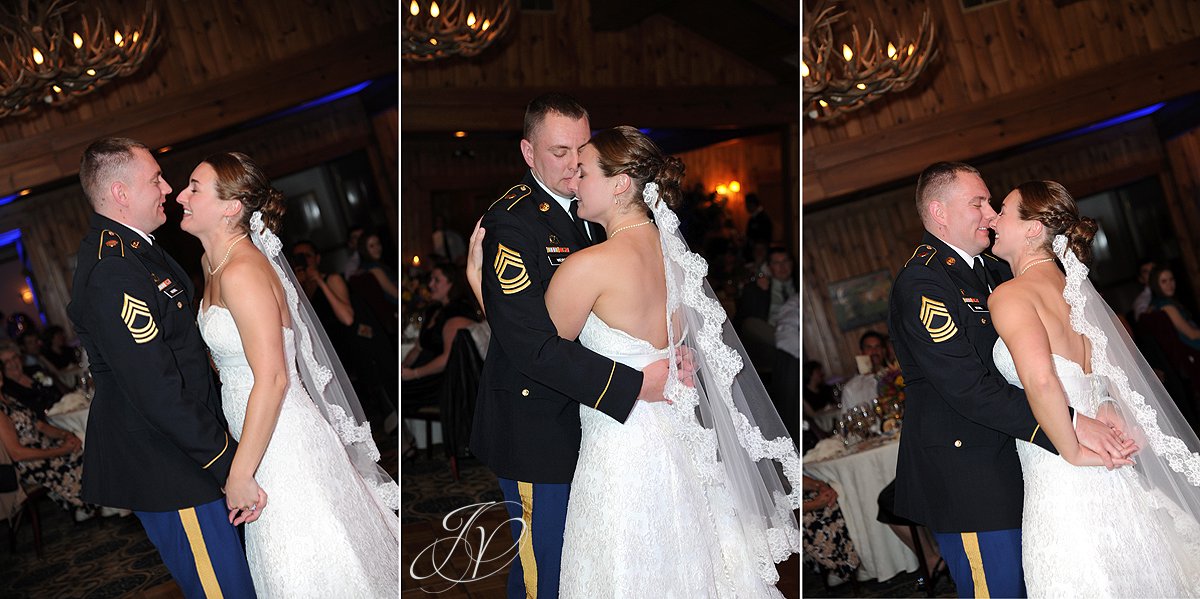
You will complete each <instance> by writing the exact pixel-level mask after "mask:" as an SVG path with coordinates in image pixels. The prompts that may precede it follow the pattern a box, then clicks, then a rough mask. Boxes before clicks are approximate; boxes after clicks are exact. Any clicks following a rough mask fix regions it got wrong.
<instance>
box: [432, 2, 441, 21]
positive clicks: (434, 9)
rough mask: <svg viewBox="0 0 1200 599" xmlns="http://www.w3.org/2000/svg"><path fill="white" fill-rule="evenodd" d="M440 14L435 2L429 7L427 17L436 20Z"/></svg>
mask: <svg viewBox="0 0 1200 599" xmlns="http://www.w3.org/2000/svg"><path fill="white" fill-rule="evenodd" d="M441 14H442V9H440V8H438V5H437V2H434V3H433V4H430V5H429V16H431V17H433V18H435V19H436V18H438V17H439V16H441Z"/></svg>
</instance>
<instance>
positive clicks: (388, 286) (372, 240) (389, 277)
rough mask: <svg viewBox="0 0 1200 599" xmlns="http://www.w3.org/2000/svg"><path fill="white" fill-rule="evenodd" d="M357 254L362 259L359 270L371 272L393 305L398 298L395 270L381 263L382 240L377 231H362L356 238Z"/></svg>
mask: <svg viewBox="0 0 1200 599" xmlns="http://www.w3.org/2000/svg"><path fill="white" fill-rule="evenodd" d="M358 255H359V257H360V259H361V260H362V263H361V267H360V270H361V271H362V272H368V273H371V275H373V276H374V277H375V280H376V281H378V283H379V287H380V288H381V289H383V291H384V293H386V294H387V295H388V300H389V301H391V303H392V304H393V305H395V304H396V303H397V302H398V301H399V299H400V291H399V289H398V288H397V287H396V270H395V269H393V268H391V267H390V266H388V265H386V264H384V263H383V241H382V240H381V239H380V237H379V234H378V233H364V234H363V236H362V237H360V238H359V240H358Z"/></svg>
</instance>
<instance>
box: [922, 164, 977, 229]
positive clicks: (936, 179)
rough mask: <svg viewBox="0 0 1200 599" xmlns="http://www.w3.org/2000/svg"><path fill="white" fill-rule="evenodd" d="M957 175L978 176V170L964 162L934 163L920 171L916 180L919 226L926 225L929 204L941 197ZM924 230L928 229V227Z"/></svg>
mask: <svg viewBox="0 0 1200 599" xmlns="http://www.w3.org/2000/svg"><path fill="white" fill-rule="evenodd" d="M959 173H972V174H974V175H979V169H976V168H975V167H973V166H971V165H969V164H966V163H964V162H936V163H934V164H931V165H929V166H928V167H926V168H925V170H924V171H921V176H920V177H919V178H917V215H918V216H920V217H921V224H926V223H925V219H926V218H927V217H926V214H925V213H926V212H927V211H928V209H929V202H931V201H933V200H934V199H936V198H937V197H938V196H940V195H942V193H943V192H945V190H946V186H947V185H949V184H951V183H953V182H954V178H955V177H957V176H958V174H959ZM925 228H927V229H928V228H929V227H928V225H926V227H925Z"/></svg>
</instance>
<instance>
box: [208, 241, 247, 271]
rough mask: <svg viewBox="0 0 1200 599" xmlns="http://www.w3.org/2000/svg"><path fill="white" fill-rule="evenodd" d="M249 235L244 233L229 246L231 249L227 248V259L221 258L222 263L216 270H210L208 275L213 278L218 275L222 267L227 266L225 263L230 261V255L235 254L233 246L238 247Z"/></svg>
mask: <svg viewBox="0 0 1200 599" xmlns="http://www.w3.org/2000/svg"><path fill="white" fill-rule="evenodd" d="M249 235H250V234H249V233H243V234H242V236H241V237H238V238H237V239H234V240H233V242H232V243H230V244H229V247H227V248H225V257H224V258H221V263H220V264H218V265H217V267H216V268H210V269H208V275H209V276H212V275H215V274H217V271H218V270H221V267H222V266H225V262H226V261H228V260H229V255H230V253H232V252H233V246H235V245H237V244H238V242H239V241H241V240H243V239H245V238H246V237H247V236H249Z"/></svg>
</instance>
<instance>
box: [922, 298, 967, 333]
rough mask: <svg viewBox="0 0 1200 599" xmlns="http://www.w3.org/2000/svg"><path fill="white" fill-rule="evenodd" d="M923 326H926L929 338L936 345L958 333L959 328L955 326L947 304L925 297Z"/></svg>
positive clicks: (923, 302)
mask: <svg viewBox="0 0 1200 599" xmlns="http://www.w3.org/2000/svg"><path fill="white" fill-rule="evenodd" d="M921 324H924V325H925V330H926V331H929V337H930V338H931V339H933V342H934V343H941V342H943V341H946V340H947V339H950V338H951V337H953V336H954V334H955V333H957V332H958V327H957V326H955V325H954V319H952V318H950V311H949V310H947V309H946V304H943V303H942V302H939V301H937V300H931V299H929V298H927V297H925V296H923V295H922V296H921Z"/></svg>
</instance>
